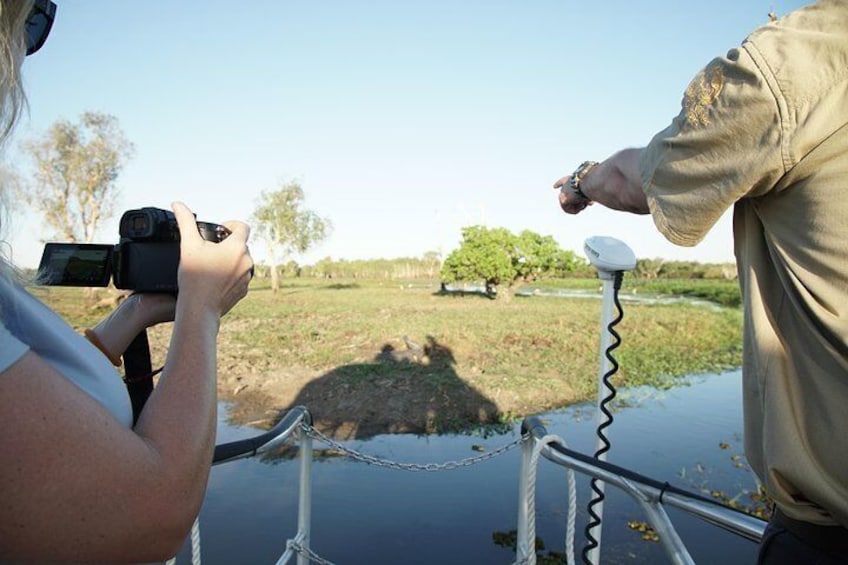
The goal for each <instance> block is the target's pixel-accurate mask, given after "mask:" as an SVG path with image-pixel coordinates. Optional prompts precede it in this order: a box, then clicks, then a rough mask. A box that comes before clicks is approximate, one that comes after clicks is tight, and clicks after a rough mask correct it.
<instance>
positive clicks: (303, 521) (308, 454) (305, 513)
mask: <svg viewBox="0 0 848 565" xmlns="http://www.w3.org/2000/svg"><path fill="white" fill-rule="evenodd" d="M298 436H299V437H300V497H299V501H298V509H297V534H298V537H299V538H300V545H301V546H302V547H303V549H305V550H309V536H310V534H311V526H312V437H311V436H310V435H309V434H308V433H307V432H305V431H304V430H303V428H300V429H299V431H298ZM310 561H311V560H310V559H309V557H307V556H306V555H304V554H303V553H299V554H298V556H297V565H309V562H310Z"/></svg>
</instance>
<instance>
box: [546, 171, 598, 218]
mask: <svg viewBox="0 0 848 565" xmlns="http://www.w3.org/2000/svg"><path fill="white" fill-rule="evenodd" d="M570 180H571V175H566V176H564V177H562V178H561V179H559V180H558V181H556V182H555V183H554V189H555V190H556V189H559V205H560V207H561V208H562V209H563V211H564V212H565V213H566V214H579V213H580V212H582V211H583V210H585V209H586V207H588V206H591V205H592V201H591V200H587V199H585V198H583V197H582V196H580V195H579V194H578V193H577V191H576V190H574V189H573V188H571V185H570V184H569V181H570Z"/></svg>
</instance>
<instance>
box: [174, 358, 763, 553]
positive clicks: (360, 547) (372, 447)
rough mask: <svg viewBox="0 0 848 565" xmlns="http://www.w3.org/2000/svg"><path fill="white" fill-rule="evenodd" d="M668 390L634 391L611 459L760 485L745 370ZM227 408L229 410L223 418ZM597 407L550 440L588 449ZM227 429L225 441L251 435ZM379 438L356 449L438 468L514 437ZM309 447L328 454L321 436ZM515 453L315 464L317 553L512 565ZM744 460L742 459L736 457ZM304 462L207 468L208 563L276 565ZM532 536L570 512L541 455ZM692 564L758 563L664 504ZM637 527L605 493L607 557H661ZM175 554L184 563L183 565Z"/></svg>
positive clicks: (649, 469) (745, 548) (661, 473)
mask: <svg viewBox="0 0 848 565" xmlns="http://www.w3.org/2000/svg"><path fill="white" fill-rule="evenodd" d="M690 382H691V384H690V385H689V386H680V387H677V388H674V389H672V390H669V391H661V392H656V391H649V390H631V391H624V392H622V393H621V394H620V397H622V398H623V399H624V401H623V402H622V403H621V404H620V405H619V407H618V409H617V411H616V414H615V423H614V424H613V426H612V428H611V431H610V433H609V435H610V437H611V440H612V444H613V447H612V451H611V453H610V454H609V461H610V462H614V463H616V464H619V465H623V466H626V467H630V468H632V469H634V470H636V471H639V472H642V473H644V474H647V475H649V476H651V477H654V478H657V479H661V480H667V481H669V482H670V483H672V484H674V485H677V486H683V487H686V488H689V489H692V490H697V489H699V488H709V489H710V490H714V489H717V490H722V491H724V492H727V493H730V494H731V495H733V494H735V493H738V492H741V491H742V490H754V489H755V488H756V483H755V479H754V477H753V475H752V474H751V472H750V471H748V470H747V468H745V467H744V466H742V468H740V466H737V465H740V459H739V455H741V453H742V439H741V436H742V427H741V426H742V423H741V408H740V407H741V400H740V391H741V383H740V375H739V373H738V372H731V373H726V374H721V375H714V376H710V377H699V378H694V379H692V380H691V381H690ZM222 412H223V410H222ZM594 412H595V410H594V408H593V407H592V406H591V405H581V406H576V407H572V408H569V409H567V410H562V411H557V412H554V413H549V414H546V415H545V419H546V420H547V428H548V431H549V432H550V433H555V434H558V435H560V436H561V437H563V438H564V439H565V440H566V442H567V443H568V445H569V446H570V447H572V448H575V449H578V450H580V451H583V452H587V453H591V452H592V451H593V450H594V447H595V436H594V427H595V422H594ZM255 433H256V431H255V430H251V429H246V428H239V427H233V426H229V425H227V424H226V423H224V422H222V423H221V424H220V427H219V442H225V441H230V440H232V439H237V438H240V437H245V436H248V435H252V434H255ZM517 433H518V431H517V428H516V429H515V430H513V432H512V433H510V434H507V435H500V436H495V437H490V438H485V439H484V438H481V437H475V436H438V437H414V436H391V435H385V436H377V437H375V438H372V439H369V440H367V441H360V442H356V441H354V442H350V444H349V445H350V446H351V447H353V448H354V449H357V450H359V451H362V452H366V453H368V454H370V455H374V456H377V457H383V458H389V459H392V460H395V461H400V462H417V463H426V462H436V463H438V462H444V461H450V460H458V459H464V458H467V457H471V456H473V455H475V454H476V452H475V451H474V450H473V449H472V446H484V447H485V448H486V449H487V450H491V449H494V448H497V447H499V446H501V445H503V444H505V443H508V442H509V441H511V440H512V439H514V438H515V437H516V435H515V434H517ZM316 447H322V446H321V445H320V444H318V443H317V442H316ZM519 458H520V454H519V450H517V449H516V450H513V451H510V452H508V453H507V454H505V455H501V456H499V457H497V458H495V459H493V460H490V461H486V462H483V463H481V464H478V465H475V466H474V467H470V468H463V469H459V470H453V471H442V472H435V473H432V472H428V473H413V472H408V471H395V470H388V469H382V468H377V467H372V466H369V465H365V464H362V463H357V462H353V461H349V460H346V459H341V458H329V459H318V460H316V461H315V462H314V463H313V509H312V518H313V521H312V523H313V529H312V548H313V549H314V550H315V551H317V552H318V553H319V554H320V555H321V556H323V557H325V558H326V559H329V560H331V561H333V562H335V563H337V564H339V565H344V564H360V563H363V564H364V563H369V564H374V563H378V564H381V563H392V564H394V563H404V564H415V563H421V564H423V563H427V564H432V563H439V564H453V563H456V564H469V563H471V564H474V563H481V564H489V563H492V564H506V563H510V562H512V560H513V559H514V552H513V551H512V550H511V549H508V548H504V547H500V546H498V545H496V544H495V542H494V541H493V534H496V533H498V532H508V531H510V530H514V529H515V528H516V512H517V498H518V471H519ZM742 462H744V459H742ZM297 485H298V461H297V460H283V461H276V462H273V463H268V462H260V461H257V460H243V461H237V462H233V463H227V464H225V465H221V466H218V467H215V468H214V469H213V472H212V476H211V480H210V486H209V489H208V496H207V499H206V502H205V505H204V508H203V511H202V513H201V536H202V548H203V549H202V556H203V562H204V563H206V564H219V563H220V564H224V563H227V564H229V563H275V562H276V560H277V558H278V557H279V556H280V554H281V553H282V552H283V550H284V549H285V542H286V540H287V539H289V538H290V537H293V536H294V533H295V531H296V527H297V526H296V519H297ZM588 500H589V494H588V480H586V479H584V478H582V477H580V476H579V475H578V505H579V507H580V508H579V513H578V524H577V526H578V535H577V539H576V541H575V546H576V548H577V553H578V560H579V551H580V549H582V546H583V541H582V532H583V527H584V525H585V506H586V504H587V502H588ZM536 506H537V517H536V524H537V526H536V529H537V535H538V536H539V537H541V538H542V540H543V541H544V543H545V545H546V547H547V548H549V549H552V550H554V551H560V552H561V551H563V549H564V537H565V516H566V511H567V490H566V474H565V470H564V469H563V468H562V467H559V466H557V465H554V464H552V463H550V462H549V461H547V460H541V461H540V465H539V475H538V483H537V500H536ZM669 513H670V514H671V515H672V519H673V520H674V522H675V526H676V527H677V529H678V531H679V532H680V534H681V537H682V538H683V540H684V541H685V542H686V543H687V546H688V548H689V551H690V552H691V553H692V555H693V557H694V558H695V560H696V561H697V562H698V563H708V564H709V563H722V565H731V564H734V563H752V562H753V561H754V559H755V556H756V546H755V544H753V543H751V542H747V541H745V540H742V539H740V538H737V537H735V536H733V535H732V534H728V533H725V532H723V531H722V530H720V529H717V528H714V527H712V526H709V525H707V524H705V523H703V522H700V521H698V520H696V519H694V518H690V517H688V516H686V515H683V514H680V513H678V512H676V511H674V510H669ZM630 520H643V517H642V516H641V513H640V511H639V509H638V508H637V507H636V505H635V504H634V503H633V502H631V501H630V499H629V498H628V497H627V496H626V495H624V494H621V493H620V492H619V491H618V490H617V489H615V488H613V487H607V500H606V502H605V505H604V530H603V538H602V540H603V546H602V558H603V562H604V563H625V562H626V563H666V562H668V561H667V559H666V557H665V553H664V552H663V550H662V547H661V546H660V545H659V544H658V543H653V542H646V541H643V540H642V539H641V538H640V537H639V534H637V533H636V532H634V531H632V530H630V529H629V528H628V527H627V525H626V524H627V522H628V521H630ZM187 562H188V560H187V559H186V556H185V555H182V556H181V557H180V559H179V560H178V563H187Z"/></svg>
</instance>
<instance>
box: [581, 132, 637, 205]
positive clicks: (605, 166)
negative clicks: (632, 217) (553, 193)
mask: <svg viewBox="0 0 848 565" xmlns="http://www.w3.org/2000/svg"><path fill="white" fill-rule="evenodd" d="M641 153H642V149H641V148H633V149H624V150H623V151H619V152H618V153H616V154H614V155H613V156H612V157H610V158H609V159H607V160H606V161H604V162H602V163H601V164H600V165H598V166H597V167H595V168H594V169H593V170H592V171H591V172H590V173H589V174H588V175H586V177H585V178H584V179H583V181H582V182H581V184H580V188H581V189H582V190H583V193H584V194H586V196H587V197H589V198H590V199H591V200H593V201H595V202H598V203H599V204H602V205H604V206H606V207H607V208H611V209H613V210H622V211H625V212H632V213H634V214H649V213H650V210H649V209H648V199H647V198H646V197H645V192H644V191H643V190H642V175H641V173H640V171H639V156H640V155H641Z"/></svg>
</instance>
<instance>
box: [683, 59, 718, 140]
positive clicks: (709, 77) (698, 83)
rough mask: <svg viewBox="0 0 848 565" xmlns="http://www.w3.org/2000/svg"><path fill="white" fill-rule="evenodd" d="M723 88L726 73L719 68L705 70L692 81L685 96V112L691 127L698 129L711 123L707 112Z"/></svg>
mask: <svg viewBox="0 0 848 565" xmlns="http://www.w3.org/2000/svg"><path fill="white" fill-rule="evenodd" d="M723 86H724V73H723V72H722V70H721V67H718V66H711V67H708V68H706V69H704V70H703V71H701V72H700V73H699V74H698V76H696V77H695V78H694V80H692V82H691V83H690V84H689V87H688V88H686V94H685V95H684V96H683V112H684V113H685V115H686V121H688V122H689V125H691V126H692V127H698V126H706V125H708V124H709V123H710V117H709V114H708V112H707V110H708V108H709V107H710V104H712V103H713V100H715V99H716V98H718V95H719V94H720V93H721V89H722V87H723Z"/></svg>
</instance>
